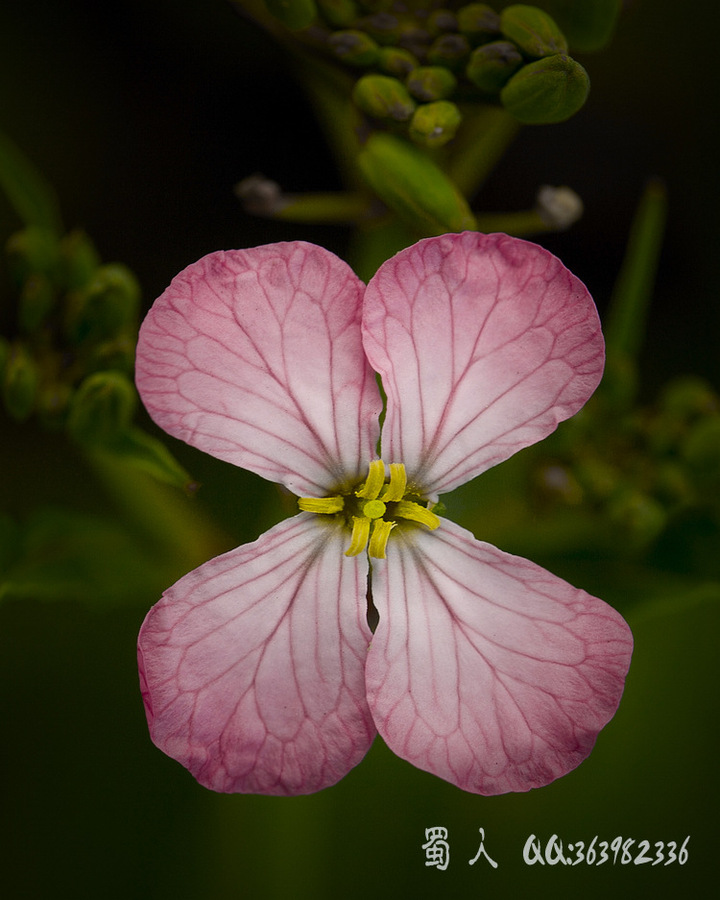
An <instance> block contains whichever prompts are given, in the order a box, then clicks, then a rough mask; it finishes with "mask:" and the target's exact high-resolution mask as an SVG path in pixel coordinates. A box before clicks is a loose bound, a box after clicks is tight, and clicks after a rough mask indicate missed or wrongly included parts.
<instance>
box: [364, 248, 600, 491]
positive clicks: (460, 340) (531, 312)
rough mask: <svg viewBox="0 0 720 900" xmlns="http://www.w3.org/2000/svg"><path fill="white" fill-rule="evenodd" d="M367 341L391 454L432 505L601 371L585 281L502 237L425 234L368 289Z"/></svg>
mask: <svg viewBox="0 0 720 900" xmlns="http://www.w3.org/2000/svg"><path fill="white" fill-rule="evenodd" d="M363 341H364V344H365V351H366V353H367V355H368V358H369V360H370V363H371V364H372V366H373V368H374V369H375V370H376V371H377V372H379V373H380V375H381V376H382V381H383V387H384V388H385V391H386V393H387V398H388V399H387V414H386V417H385V423H384V425H383V431H382V449H383V458H384V459H386V460H387V461H388V462H403V463H404V464H405V468H406V470H407V473H408V478H409V479H410V480H411V481H414V482H415V483H417V484H419V485H420V486H421V487H422V488H423V489H424V490H425V493H426V496H429V497H432V498H434V497H436V496H437V495H438V494H440V493H444V492H446V491H450V490H452V489H453V488H455V487H457V486H458V485H460V484H463V483H464V482H466V481H469V480H470V479H471V478H474V477H475V476H476V475H478V474H479V473H480V472H483V471H485V470H486V469H488V468H490V467H491V466H493V465H495V464H496V463H499V462H501V461H502V460H504V459H507V458H508V457H509V456H511V455H512V454H513V453H515V452H517V451H518V450H520V449H522V448H523V447H526V446H528V445H529V444H533V443H535V442H536V441H539V440H540V439H541V438H544V437H545V436H546V435H548V434H549V433H550V432H551V431H553V430H554V429H555V427H556V426H557V424H558V422H560V421H562V420H563V419H566V418H568V417H569V416H571V415H573V414H574V413H575V412H577V410H578V409H580V407H581V406H582V405H583V404H584V403H585V402H586V400H587V399H588V398H589V397H590V395H591V394H592V393H593V391H594V390H595V388H596V387H597V384H598V382H599V381H600V378H601V376H602V371H603V364H604V343H603V337H602V332H601V330H600V322H599V320H598V315H597V311H596V309H595V305H594V303H593V301H592V298H591V297H590V295H589V294H588V292H587V290H586V288H585V287H584V285H583V284H582V283H581V282H580V281H579V280H578V279H577V278H575V276H574V275H572V274H571V273H570V272H569V271H568V270H567V269H566V268H565V267H564V266H563V265H562V263H561V262H560V261H559V260H558V259H556V258H555V257H554V256H553V255H552V254H550V253H548V252H547V251H546V250H544V249H543V248H542V247H538V246H537V245H535V244H530V243H528V242H527V241H521V240H518V239H517V238H511V237H508V236H507V235H503V234H491V235H483V234H477V233H475V232H466V233H465V234H447V235H443V236H442V237H437V238H428V239H427V240H424V241H420V242H419V243H417V244H415V245H414V246H412V247H409V248H408V249H407V250H403V251H401V252H400V253H398V254H397V256H395V257H393V258H392V259H390V260H388V261H387V262H386V263H384V264H383V265H382V266H381V267H380V269H379V270H378V271H377V273H376V274H375V276H374V277H373V279H372V280H371V282H370V284H369V285H368V288H367V291H366V293H365V302H364V311H363Z"/></svg>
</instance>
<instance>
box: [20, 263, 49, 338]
mask: <svg viewBox="0 0 720 900" xmlns="http://www.w3.org/2000/svg"><path fill="white" fill-rule="evenodd" d="M54 306H55V289H54V288H53V285H52V282H51V281H50V279H49V278H48V276H47V275H43V274H40V273H38V274H36V275H30V277H29V278H28V279H27V280H26V281H25V284H24V285H23V287H22V291H21V292H20V300H19V302H18V325H19V327H20V331H22V332H23V334H34V333H35V332H36V331H38V329H40V328H41V327H42V325H43V324H44V323H45V321H46V320H47V318H48V316H49V315H50V313H51V312H52V310H53V307H54Z"/></svg>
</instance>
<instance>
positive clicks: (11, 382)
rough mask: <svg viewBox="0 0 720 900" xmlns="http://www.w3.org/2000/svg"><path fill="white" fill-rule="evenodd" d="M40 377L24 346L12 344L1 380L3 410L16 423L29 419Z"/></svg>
mask: <svg viewBox="0 0 720 900" xmlns="http://www.w3.org/2000/svg"><path fill="white" fill-rule="evenodd" d="M39 382H40V377H39V374H38V369H37V365H36V363H35V360H34V359H33V358H32V356H31V355H30V353H29V351H28V350H27V348H26V347H25V345H24V344H21V343H16V344H13V345H12V346H11V347H10V349H9V352H8V354H7V358H6V360H5V367H4V372H3V378H2V394H3V400H4V402H5V409H6V410H7V411H8V414H9V415H10V416H11V417H12V418H13V419H16V420H17V421H18V422H24V421H25V420H26V419H28V418H29V417H30V415H31V414H32V412H33V410H34V408H35V401H36V399H37V392H38V385H39Z"/></svg>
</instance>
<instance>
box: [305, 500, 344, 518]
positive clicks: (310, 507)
mask: <svg viewBox="0 0 720 900" xmlns="http://www.w3.org/2000/svg"><path fill="white" fill-rule="evenodd" d="M298 506H299V507H300V509H301V510H302V511H303V512H311V513H321V514H326V515H331V514H332V513H339V512H342V511H343V509H344V507H345V501H344V500H343V498H342V497H299V498H298Z"/></svg>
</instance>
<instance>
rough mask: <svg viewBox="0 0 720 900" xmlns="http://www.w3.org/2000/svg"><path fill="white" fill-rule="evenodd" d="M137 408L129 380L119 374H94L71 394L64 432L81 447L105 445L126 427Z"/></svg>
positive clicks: (133, 390) (134, 394)
mask: <svg viewBox="0 0 720 900" xmlns="http://www.w3.org/2000/svg"><path fill="white" fill-rule="evenodd" d="M136 405H137V394H136V393H135V388H134V387H133V385H132V383H131V382H130V380H129V379H128V378H127V377H126V376H125V375H122V374H121V373H120V372H95V373H94V374H92V375H88V377H87V378H85V379H84V381H82V382H81V384H80V387H79V388H78V389H77V391H76V392H75V394H74V395H73V398H72V401H71V403H70V409H69V412H68V418H67V430H68V433H69V434H70V436H71V437H72V438H74V440H76V441H78V442H79V443H81V444H106V443H109V442H110V441H112V440H113V439H114V438H116V437H117V436H118V435H119V434H121V433H122V431H123V430H124V429H125V428H127V426H128V425H129V424H130V420H131V419H132V416H133V413H134V412H135V407H136Z"/></svg>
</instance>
